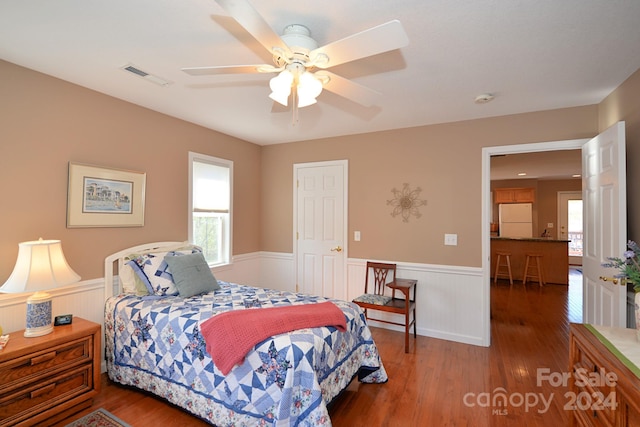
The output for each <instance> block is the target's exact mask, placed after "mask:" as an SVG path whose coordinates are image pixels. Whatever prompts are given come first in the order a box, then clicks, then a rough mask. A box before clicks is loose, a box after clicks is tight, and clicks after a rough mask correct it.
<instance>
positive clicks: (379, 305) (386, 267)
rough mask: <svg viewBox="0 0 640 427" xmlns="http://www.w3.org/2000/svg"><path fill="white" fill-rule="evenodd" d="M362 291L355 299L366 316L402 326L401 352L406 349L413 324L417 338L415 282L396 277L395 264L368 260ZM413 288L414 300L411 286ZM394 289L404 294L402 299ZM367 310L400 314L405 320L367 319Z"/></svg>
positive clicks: (414, 334)
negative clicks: (386, 293)
mask: <svg viewBox="0 0 640 427" xmlns="http://www.w3.org/2000/svg"><path fill="white" fill-rule="evenodd" d="M370 274H371V282H372V283H371V288H370V287H369V285H370V283H369V275H370ZM364 280H365V282H364V294H363V295H360V296H359V297H358V298H356V299H354V300H353V302H354V303H356V304H358V305H359V306H360V307H362V309H363V310H364V315H365V317H366V318H367V320H368V319H371V320H375V321H377V322H383V323H389V324H391V325H399V326H404V352H405V353H408V352H409V330H410V329H411V325H413V337H414V339H415V338H416V303H415V301H416V289H415V286H416V281H415V280H409V279H399V278H397V277H396V264H387V263H382V262H371V261H367V272H366V274H365V279H364ZM386 288H390V289H391V296H389V295H385V290H386ZM412 288H413V299H411V289H412ZM396 291H400V292H402V293H403V294H404V299H402V298H396ZM368 310H378V311H383V312H386V313H393V314H400V315H403V316H404V322H402V323H400V322H396V321H390V320H386V319H380V318H370V317H369V316H368Z"/></svg>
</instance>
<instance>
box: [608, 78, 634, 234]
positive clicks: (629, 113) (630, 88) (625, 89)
mask: <svg viewBox="0 0 640 427" xmlns="http://www.w3.org/2000/svg"><path fill="white" fill-rule="evenodd" d="M598 112H599V113H598V116H599V119H600V120H599V126H598V127H599V129H600V131H603V130H605V129H607V128H608V127H609V126H611V125H613V124H614V123H616V122H617V121H620V120H624V121H625V132H626V145H627V150H626V154H627V224H628V226H627V230H628V238H629V239H633V240H636V241H638V240H640V192H639V191H638V182H640V70H638V71H636V72H635V73H633V74H632V75H631V77H629V78H628V79H627V80H626V81H625V82H624V83H623V84H621V85H620V86H619V87H618V88H617V89H616V90H615V91H613V93H611V95H609V96H608V97H607V98H605V100H604V101H602V102H601V103H600V105H599V108H598Z"/></svg>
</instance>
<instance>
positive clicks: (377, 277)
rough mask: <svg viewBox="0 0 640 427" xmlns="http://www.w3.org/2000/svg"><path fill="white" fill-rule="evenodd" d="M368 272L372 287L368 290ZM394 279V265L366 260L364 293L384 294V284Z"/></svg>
mask: <svg viewBox="0 0 640 427" xmlns="http://www.w3.org/2000/svg"><path fill="white" fill-rule="evenodd" d="M369 274H371V279H372V282H373V283H371V285H372V287H373V289H371V290H369ZM394 280H396V265H395V264H387V263H384V262H371V261H367V273H366V274H365V278H364V293H365V294H368V293H371V294H376V295H384V289H385V285H386V284H387V283H390V282H393V281H394Z"/></svg>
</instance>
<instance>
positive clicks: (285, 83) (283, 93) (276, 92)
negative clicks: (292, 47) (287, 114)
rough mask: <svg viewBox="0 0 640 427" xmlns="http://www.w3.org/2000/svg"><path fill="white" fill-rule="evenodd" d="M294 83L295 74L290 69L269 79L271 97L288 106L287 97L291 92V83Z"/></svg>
mask: <svg viewBox="0 0 640 427" xmlns="http://www.w3.org/2000/svg"><path fill="white" fill-rule="evenodd" d="M292 84H293V74H291V72H290V71H289V70H284V71H282V72H281V73H280V74H278V75H277V76H275V77H274V78H272V79H271V80H270V81H269V87H270V88H271V95H269V98H271V99H273V100H274V101H276V102H279V103H280V104H282V105H284V106H286V105H287V98H289V95H290V94H291V85H292Z"/></svg>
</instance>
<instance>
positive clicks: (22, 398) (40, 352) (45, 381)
mask: <svg viewBox="0 0 640 427" xmlns="http://www.w3.org/2000/svg"><path fill="white" fill-rule="evenodd" d="M10 335H11V338H10V339H9V343H8V344H7V346H6V347H5V348H4V350H1V351H0V426H14V425H16V426H31V425H38V426H44V425H50V424H53V423H56V422H58V421H60V420H63V419H65V418H67V417H68V416H69V415H70V414H72V413H74V412H77V411H79V410H81V409H84V408H86V407H89V406H91V403H92V399H93V397H94V396H95V395H97V394H98V391H99V388H100V325H98V324H97V323H93V322H90V321H88V320H84V319H80V318H77V317H75V318H74V319H73V323H72V324H70V325H65V326H56V327H54V329H53V332H52V333H50V334H48V335H44V336H41V337H34V338H25V337H24V336H23V331H20V332H14V333H11V334H10Z"/></svg>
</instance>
